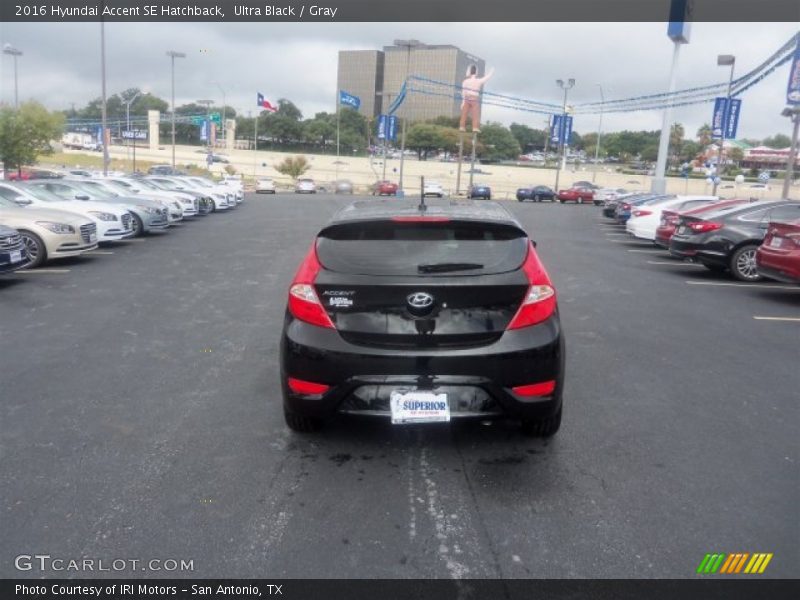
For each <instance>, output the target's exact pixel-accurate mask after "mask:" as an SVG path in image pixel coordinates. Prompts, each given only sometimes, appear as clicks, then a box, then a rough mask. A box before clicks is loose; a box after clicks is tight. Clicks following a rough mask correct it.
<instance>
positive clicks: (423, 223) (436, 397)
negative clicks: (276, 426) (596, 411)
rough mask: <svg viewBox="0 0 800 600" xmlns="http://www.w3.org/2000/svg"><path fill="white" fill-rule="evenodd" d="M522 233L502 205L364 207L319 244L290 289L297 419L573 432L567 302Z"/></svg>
mask: <svg viewBox="0 0 800 600" xmlns="http://www.w3.org/2000/svg"><path fill="white" fill-rule="evenodd" d="M535 246H536V244H535V243H533V242H532V241H531V240H530V239H529V238H528V236H527V234H526V233H525V231H524V230H523V229H522V226H521V225H520V224H519V222H518V221H517V220H516V219H515V218H514V217H513V216H512V215H511V214H510V213H509V212H508V211H507V210H506V209H505V208H503V207H501V206H500V205H499V204H497V203H494V202H479V203H476V202H472V201H460V202H452V203H443V202H438V203H437V204H432V205H429V206H428V207H427V209H426V210H420V208H419V207H418V206H417V205H416V203H415V202H411V201H401V202H397V201H392V202H389V203H387V202H385V201H377V202H376V201H371V202H356V203H354V204H351V205H350V206H348V207H347V208H345V209H343V210H342V211H341V212H339V213H338V214H337V215H336V216H335V217H334V218H333V220H332V221H331V222H330V223H329V224H328V225H327V226H325V227H324V228H323V229H322V230H321V231H320V232H319V234H318V235H317V237H316V239H315V240H314V242H313V243H312V245H311V248H310V249H309V251H308V254H307V255H306V257H305V259H304V260H303V262H302V264H301V265H300V268H299V269H298V271H297V274H296V275H295V278H294V280H293V281H292V283H291V286H290V288H289V299H288V306H287V311H286V319H285V324H284V329H283V336H282V340H281V383H282V387H283V398H284V414H285V416H286V422H287V424H288V425H289V427H290V428H292V429H294V430H296V431H313V430H315V429H317V428H318V427H319V426H320V425H321V424H322V422H323V421H324V420H325V418H326V417H330V416H332V415H333V414H334V413H337V412H342V413H354V414H362V415H375V416H383V417H389V418H391V420H392V422H393V423H395V424H403V423H421V422H441V421H450V420H451V418H457V417H478V418H491V417H499V416H508V417H515V418H517V419H520V420H521V421H522V423H523V431H525V432H526V433H530V434H533V435H541V436H549V435H553V434H554V433H555V432H556V431H558V428H559V426H560V423H561V412H562V409H561V405H562V401H561V398H562V390H563V385H564V338H563V333H562V330H561V324H560V321H559V316H558V307H557V304H556V292H555V289H554V288H553V284H552V282H551V281H550V277H549V276H548V274H547V271H546V270H545V268H544V266H543V265H542V263H541V261H540V260H539V257H538V256H537V254H536V249H535Z"/></svg>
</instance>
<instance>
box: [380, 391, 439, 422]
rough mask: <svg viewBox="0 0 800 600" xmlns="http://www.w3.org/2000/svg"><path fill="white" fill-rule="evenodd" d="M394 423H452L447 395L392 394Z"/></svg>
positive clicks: (420, 393)
mask: <svg viewBox="0 0 800 600" xmlns="http://www.w3.org/2000/svg"><path fill="white" fill-rule="evenodd" d="M389 402H390V405H391V408H392V423H394V424H403V423H443V422H444V423H446V422H449V421H450V405H449V404H448V402H447V394H435V393H433V392H392V395H391V396H390V398H389Z"/></svg>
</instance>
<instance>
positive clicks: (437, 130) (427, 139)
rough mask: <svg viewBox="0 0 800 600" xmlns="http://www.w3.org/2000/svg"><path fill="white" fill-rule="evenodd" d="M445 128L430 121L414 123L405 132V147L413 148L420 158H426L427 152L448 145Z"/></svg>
mask: <svg viewBox="0 0 800 600" xmlns="http://www.w3.org/2000/svg"><path fill="white" fill-rule="evenodd" d="M446 130H447V128H446V127H442V126H441V125H434V124H432V123H414V124H413V125H412V126H411V127H409V128H408V132H407V133H406V148H409V149H411V150H415V151H416V152H417V157H418V158H419V159H420V160H427V159H428V154H430V153H431V152H435V151H436V150H439V149H444V148H445V146H447V145H448V139H447V137H446V136H445V133H444V132H445V131H446Z"/></svg>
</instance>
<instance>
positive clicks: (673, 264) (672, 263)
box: [647, 260, 703, 269]
mask: <svg viewBox="0 0 800 600" xmlns="http://www.w3.org/2000/svg"><path fill="white" fill-rule="evenodd" d="M647 264H648V265H669V266H670V267H700V268H701V269H702V268H703V265H698V264H697V263H690V262H683V261H680V260H672V261H670V260H648V261H647Z"/></svg>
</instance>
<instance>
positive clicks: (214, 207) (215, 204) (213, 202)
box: [208, 198, 217, 213]
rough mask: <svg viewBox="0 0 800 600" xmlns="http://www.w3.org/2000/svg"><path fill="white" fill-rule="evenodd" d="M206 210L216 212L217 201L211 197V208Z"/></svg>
mask: <svg viewBox="0 0 800 600" xmlns="http://www.w3.org/2000/svg"><path fill="white" fill-rule="evenodd" d="M208 212H212V213H213V212H217V201H216V200H214V199H213V198H212V199H211V210H210V211H208Z"/></svg>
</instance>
